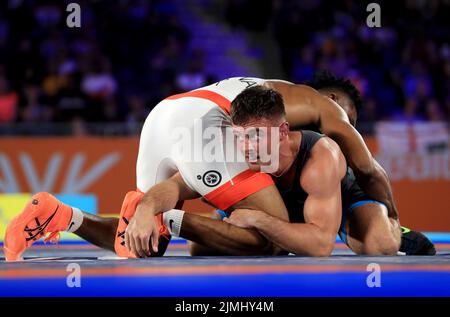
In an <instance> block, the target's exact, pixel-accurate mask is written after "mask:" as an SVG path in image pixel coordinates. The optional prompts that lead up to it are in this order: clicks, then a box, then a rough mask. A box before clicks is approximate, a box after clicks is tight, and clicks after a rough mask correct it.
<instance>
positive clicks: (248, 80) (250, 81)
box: [239, 77, 257, 88]
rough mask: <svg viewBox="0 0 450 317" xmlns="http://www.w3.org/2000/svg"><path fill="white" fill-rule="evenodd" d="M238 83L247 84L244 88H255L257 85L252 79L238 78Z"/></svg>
mask: <svg viewBox="0 0 450 317" xmlns="http://www.w3.org/2000/svg"><path fill="white" fill-rule="evenodd" d="M239 81H240V82H241V83H244V84H247V87H246V88H249V87H252V86H255V85H256V84H257V82H256V81H255V80H254V79H252V78H246V77H242V78H239Z"/></svg>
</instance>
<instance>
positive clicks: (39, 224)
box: [4, 192, 72, 261]
mask: <svg viewBox="0 0 450 317" xmlns="http://www.w3.org/2000/svg"><path fill="white" fill-rule="evenodd" d="M71 219H72V208H71V207H70V206H67V205H66V204H63V203H62V202H61V201H59V200H58V199H56V198H55V197H54V196H52V195H51V194H49V193H45V192H41V193H37V194H35V195H34V196H33V197H32V198H31V200H30V201H29V202H28V203H27V205H26V206H25V208H24V209H23V210H22V212H21V213H20V214H19V215H17V216H16V217H15V218H14V219H13V220H12V221H11V222H10V223H9V225H8V227H7V228H6V234H5V244H4V252H5V257H6V261H17V260H21V259H22V254H23V252H24V251H25V250H26V249H27V248H29V247H30V246H31V245H32V244H33V243H34V242H35V241H37V240H39V239H40V238H42V237H44V236H45V235H46V234H47V233H49V235H48V236H47V237H46V239H45V242H47V241H51V242H57V241H58V240H59V232H60V231H65V230H67V229H68V227H69V225H70V221H71Z"/></svg>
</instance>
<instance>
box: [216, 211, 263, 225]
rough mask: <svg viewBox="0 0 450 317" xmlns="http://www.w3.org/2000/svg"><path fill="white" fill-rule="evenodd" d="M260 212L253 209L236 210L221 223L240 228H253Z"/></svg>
mask: <svg viewBox="0 0 450 317" xmlns="http://www.w3.org/2000/svg"><path fill="white" fill-rule="evenodd" d="M260 213H261V211H259V210H253V209H236V210H234V211H233V212H232V213H231V215H230V216H229V217H225V218H223V221H225V222H226V223H229V224H230V225H233V226H236V227H240V228H248V229H250V228H254V227H255V222H256V221H257V220H258V217H259V215H260Z"/></svg>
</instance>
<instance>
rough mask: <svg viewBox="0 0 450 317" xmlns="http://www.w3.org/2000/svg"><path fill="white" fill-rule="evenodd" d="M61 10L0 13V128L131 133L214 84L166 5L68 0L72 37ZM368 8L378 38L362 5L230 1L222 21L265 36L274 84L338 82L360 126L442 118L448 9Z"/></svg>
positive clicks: (27, 4) (417, 3)
mask: <svg viewBox="0 0 450 317" xmlns="http://www.w3.org/2000/svg"><path fill="white" fill-rule="evenodd" d="M69 2H71V1H47V0H39V1H38V0H7V1H2V2H1V3H0V124H1V123H16V122H31V123H42V122H71V123H73V124H75V125H79V124H80V123H83V122H125V123H127V124H129V125H130V126H135V125H136V126H138V125H139V124H140V123H142V121H143V120H144V119H145V118H146V116H147V114H148V112H149V111H150V108H151V106H154V105H156V104H157V102H158V101H160V100H161V99H163V98H164V97H166V96H168V95H171V94H174V93H178V92H180V91H183V90H186V89H187V88H194V87H195V86H196V85H200V83H201V84H205V83H209V82H212V81H214V80H215V78H210V77H208V76H207V74H204V73H202V72H204V54H203V53H202V52H201V51H198V50H197V51H191V50H190V49H189V41H190V34H189V33H188V32H187V31H186V27H184V26H183V25H182V24H181V23H180V22H179V18H178V17H177V14H176V10H175V8H174V4H173V3H172V4H171V2H166V1H163V0H153V1H139V0H121V1H112V0H111V1H109V0H104V1H76V2H77V3H79V4H80V6H81V7H82V8H83V10H82V28H80V29H77V28H73V29H71V28H68V27H67V26H66V17H67V13H66V12H65V9H66V5H67V3H69ZM378 2H379V3H380V4H381V7H382V27H381V28H368V27H366V17H367V15H368V13H367V12H366V5H367V3H365V2H364V1H356V0H355V1H350V0H345V1H323V0H322V1H319V0H304V1H292V0H283V1H281V0H229V1H228V2H227V5H226V10H225V12H224V18H225V20H226V21H227V23H229V24H230V25H231V26H232V27H233V28H237V29H241V30H249V31H267V30H269V32H270V34H272V35H273V37H274V39H275V40H276V42H277V43H278V45H279V50H280V56H281V62H282V67H283V71H284V73H285V74H286V76H285V79H288V80H291V81H294V82H297V83H299V82H303V81H305V80H308V79H311V77H312V75H313V73H314V72H315V71H316V70H319V69H328V70H330V71H332V72H334V73H335V74H337V75H338V76H345V77H349V78H350V79H351V80H352V81H353V82H354V83H355V84H356V85H357V87H358V88H359V89H360V90H361V92H362V94H363V97H364V100H365V105H364V110H363V111H362V113H361V121H366V122H374V121H376V120H381V119H383V120H402V121H404V120H408V121H409V120H411V121H416V120H435V121H436V120H449V118H450V89H449V88H450V46H449V41H448V40H449V37H450V28H449V26H450V23H448V21H446V19H448V17H449V16H450V14H449V13H450V12H449V4H448V1H446V0H442V1H439V0H430V1H421V0H402V1H378ZM256 11H257V12H258V14H254V12H256ZM252 13H253V14H252ZM199 74H200V75H199ZM243 75H251V74H243ZM197 83H198V84H197Z"/></svg>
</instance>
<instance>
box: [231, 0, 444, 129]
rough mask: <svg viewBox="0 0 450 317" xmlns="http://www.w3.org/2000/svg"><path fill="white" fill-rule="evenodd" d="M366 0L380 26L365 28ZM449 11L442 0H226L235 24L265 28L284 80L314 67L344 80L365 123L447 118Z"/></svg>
mask: <svg viewBox="0 0 450 317" xmlns="http://www.w3.org/2000/svg"><path fill="white" fill-rule="evenodd" d="M370 2H376V3H378V4H380V7H381V27H380V28H369V27H367V24H366V19H367V16H368V15H369V13H370V12H367V10H366V9H367V4H368V3H370ZM258 7H260V8H261V12H262V14H260V15H252V14H251V12H252V10H254V9H255V8H258ZM449 17H450V2H449V1H448V0H427V1H422V0H401V1H388V0H387V1H383V0H381V1H351V0H345V1H326V0H303V1H293V0H276V1H273V0H245V1H244V0H231V1H230V5H229V6H228V9H227V20H228V22H229V23H230V25H232V26H233V27H235V28H242V29H247V30H252V31H263V30H266V28H267V26H269V28H270V30H269V31H270V32H271V34H273V36H274V37H275V39H276V41H277V42H278V45H279V49H280V53H281V56H282V64H283V69H284V72H285V74H286V77H287V78H288V79H290V80H291V81H294V82H297V83H299V82H303V81H305V80H309V79H310V78H311V77H312V75H313V73H314V72H315V71H316V70H318V69H328V70H330V71H332V72H333V73H335V74H336V75H338V76H342V77H347V78H350V79H351V80H352V81H353V82H354V83H355V84H356V85H357V87H358V88H359V90H360V91H361V93H362V95H363V97H364V101H365V107H364V109H363V111H362V112H361V118H360V121H366V122H367V121H368V122H373V121H376V120H399V121H424V120H427V121H440V120H441V121H447V120H448V121H450V41H449V40H450V23H449V21H448V18H449Z"/></svg>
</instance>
